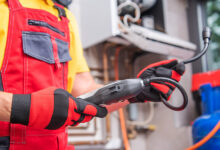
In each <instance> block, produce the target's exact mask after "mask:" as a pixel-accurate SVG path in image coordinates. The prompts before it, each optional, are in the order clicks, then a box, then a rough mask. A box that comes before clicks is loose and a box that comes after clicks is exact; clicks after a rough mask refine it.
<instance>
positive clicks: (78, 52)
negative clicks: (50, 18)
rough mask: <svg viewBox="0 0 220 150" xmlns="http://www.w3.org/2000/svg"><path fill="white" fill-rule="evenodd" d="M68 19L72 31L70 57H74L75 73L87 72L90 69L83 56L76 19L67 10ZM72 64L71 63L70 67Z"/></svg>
mask: <svg viewBox="0 0 220 150" xmlns="http://www.w3.org/2000/svg"><path fill="white" fill-rule="evenodd" d="M67 18H68V19H69V21H70V23H69V29H70V55H71V56H73V55H74V60H72V61H74V63H75V65H74V66H75V67H76V70H75V73H80V72H87V71H89V67H88V65H87V62H86V60H85V57H84V55H83V48H82V44H81V41H80V37H79V31H78V26H77V22H76V19H75V17H74V16H73V15H72V13H71V12H70V11H68V10H67ZM71 64H72V63H71V62H70V65H71Z"/></svg>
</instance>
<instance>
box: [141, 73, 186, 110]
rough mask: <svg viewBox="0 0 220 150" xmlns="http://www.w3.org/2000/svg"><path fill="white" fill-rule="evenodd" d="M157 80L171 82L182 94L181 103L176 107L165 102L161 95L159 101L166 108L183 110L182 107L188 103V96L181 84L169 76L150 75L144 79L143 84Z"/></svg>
mask: <svg viewBox="0 0 220 150" xmlns="http://www.w3.org/2000/svg"><path fill="white" fill-rule="evenodd" d="M159 81H162V82H169V83H171V84H172V85H174V86H176V87H177V88H178V89H179V91H180V92H181V94H182V95H183V103H182V104H181V105H180V106H178V107H176V106H173V105H171V104H169V103H168V102H167V100H166V99H164V98H163V97H162V96H161V101H162V102H163V103H164V104H165V105H166V106H167V107H168V108H170V109H172V110H175V111H181V110H183V109H184V108H186V106H187V104H188V96H187V93H186V91H185V90H184V88H183V86H182V85H181V84H179V83H178V82H177V81H175V80H172V79H170V78H165V77H152V78H150V79H146V80H144V84H145V85H147V84H149V83H151V82H154V83H155V82H159Z"/></svg>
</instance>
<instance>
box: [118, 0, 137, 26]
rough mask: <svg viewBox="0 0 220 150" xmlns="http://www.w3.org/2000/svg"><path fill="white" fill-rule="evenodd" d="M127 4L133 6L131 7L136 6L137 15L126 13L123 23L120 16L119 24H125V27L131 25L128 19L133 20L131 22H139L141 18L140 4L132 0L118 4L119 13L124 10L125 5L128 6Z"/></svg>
mask: <svg viewBox="0 0 220 150" xmlns="http://www.w3.org/2000/svg"><path fill="white" fill-rule="evenodd" d="M126 6H131V7H133V8H135V17H133V16H131V15H130V14H126V15H125V16H124V18H123V23H122V22H121V20H120V17H119V24H120V25H121V26H122V27H124V26H125V27H129V25H128V20H129V21H131V22H138V21H139V19H140V17H141V11H140V8H139V6H138V5H137V4H136V3H134V2H132V1H126V2H124V3H122V4H120V5H119V6H118V13H120V12H121V10H122V9H123V8H124V7H126Z"/></svg>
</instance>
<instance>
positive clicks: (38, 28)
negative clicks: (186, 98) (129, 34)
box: [0, 0, 185, 150]
mask: <svg viewBox="0 0 220 150" xmlns="http://www.w3.org/2000/svg"><path fill="white" fill-rule="evenodd" d="M0 18H1V20H2V22H1V23H0V39H1V40H0V49H1V51H0V67H1V74H0V89H1V92H0V108H1V109H0V121H1V122H0V150H3V149H10V150H20V149H21V150H29V149H32V150H34V149H36V150H39V149H41V150H44V149H45V150H48V149H51V150H53V149H60V150H65V149H71V147H70V146H68V145H67V133H66V127H67V126H76V125H78V124H79V123H82V122H88V121H90V120H91V119H92V118H93V117H101V118H103V117H105V116H106V115H107V113H109V112H111V111H114V110H116V109H118V108H119V107H123V106H125V105H127V104H129V103H136V102H146V101H158V100H159V98H160V94H162V95H163V96H164V97H165V98H166V99H169V97H170V95H171V93H172V91H173V90H174V88H175V87H173V86H172V85H164V84H158V83H152V84H151V85H149V86H147V87H146V89H145V92H142V93H141V94H140V95H138V96H137V97H135V98H133V99H132V100H128V101H125V102H124V103H121V104H120V105H114V104H113V105H110V106H109V107H104V106H98V105H95V104H92V103H89V102H86V101H84V100H83V99H80V98H76V97H77V96H79V95H81V94H84V93H87V92H89V91H92V90H94V89H97V88H100V87H101V86H102V85H99V84H97V83H95V81H94V79H93V78H92V76H91V74H90V72H89V68H88V66H87V63H86V60H85V58H84V57H83V51H82V47H81V43H80V40H79V35H78V30H77V25H76V21H75V19H74V16H73V15H72V14H71V13H70V12H69V11H68V10H67V9H65V8H64V7H63V6H61V5H59V4H57V3H54V2H53V1H52V0H0ZM161 68H162V71H161ZM184 70H185V69H184V66H182V65H179V64H178V62H177V60H167V61H162V62H159V63H155V64H152V65H150V66H148V67H146V68H144V69H143V70H142V71H141V72H140V73H139V74H138V77H140V78H147V77H151V76H165V77H169V78H173V79H175V80H177V81H179V80H180V77H181V75H182V74H183V73H184ZM115 106H116V107H115Z"/></svg>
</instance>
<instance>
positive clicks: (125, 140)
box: [114, 47, 131, 150]
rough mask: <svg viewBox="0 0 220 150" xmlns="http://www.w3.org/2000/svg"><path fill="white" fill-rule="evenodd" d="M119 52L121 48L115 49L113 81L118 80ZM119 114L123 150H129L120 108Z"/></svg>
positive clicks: (122, 113) (123, 118)
mask: <svg viewBox="0 0 220 150" xmlns="http://www.w3.org/2000/svg"><path fill="white" fill-rule="evenodd" d="M120 51H121V47H118V48H116V52H115V66H114V71H115V80H116V81H117V80H119V54H120ZM118 112H119V118H120V125H121V132H122V137H123V142H124V146H125V150H131V148H130V144H129V141H128V135H127V129H126V124H125V116H124V112H123V109H122V108H120V109H119V110H118Z"/></svg>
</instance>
